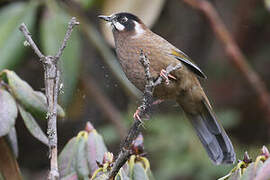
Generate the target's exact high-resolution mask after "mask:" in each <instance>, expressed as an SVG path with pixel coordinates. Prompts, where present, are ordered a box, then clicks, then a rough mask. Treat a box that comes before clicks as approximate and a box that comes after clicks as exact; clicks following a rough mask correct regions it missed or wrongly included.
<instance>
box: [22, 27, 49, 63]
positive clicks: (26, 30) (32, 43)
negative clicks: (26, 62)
mask: <svg viewBox="0 0 270 180" xmlns="http://www.w3.org/2000/svg"><path fill="white" fill-rule="evenodd" d="M19 29H20V31H21V32H22V33H23V35H24V37H25V39H26V41H27V42H28V43H29V44H30V46H31V48H32V49H33V50H34V51H35V53H36V54H37V55H38V57H39V59H43V58H44V55H43V54H42V53H41V52H40V50H39V49H38V47H37V45H36V44H35V42H34V41H33V39H32V38H31V34H30V32H29V31H28V29H27V27H26V25H25V24H24V23H22V24H21V25H20V27H19Z"/></svg>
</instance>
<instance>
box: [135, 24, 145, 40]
mask: <svg viewBox="0 0 270 180" xmlns="http://www.w3.org/2000/svg"><path fill="white" fill-rule="evenodd" d="M133 22H134V24H135V35H134V36H133V38H136V37H139V36H140V35H142V34H143V33H144V32H145V30H144V29H143V27H142V26H141V25H140V24H139V23H138V22H136V21H133Z"/></svg>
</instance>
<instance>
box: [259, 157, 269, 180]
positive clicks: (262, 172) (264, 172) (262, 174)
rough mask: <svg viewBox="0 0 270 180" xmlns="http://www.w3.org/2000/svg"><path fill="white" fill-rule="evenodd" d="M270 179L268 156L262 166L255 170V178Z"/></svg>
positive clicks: (260, 179)
mask: <svg viewBox="0 0 270 180" xmlns="http://www.w3.org/2000/svg"><path fill="white" fill-rule="evenodd" d="M269 179H270V158H269V157H268V159H267V160H266V161H265V162H264V163H263V165H262V167H261V168H260V169H259V170H258V171H257V176H256V180H269Z"/></svg>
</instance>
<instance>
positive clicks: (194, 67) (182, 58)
mask: <svg viewBox="0 0 270 180" xmlns="http://www.w3.org/2000/svg"><path fill="white" fill-rule="evenodd" d="M171 55H173V56H174V58H176V59H178V60H179V61H181V62H183V63H185V65H187V67H188V68H189V69H190V70H191V71H192V72H194V73H195V74H197V75H198V76H200V77H202V78H204V79H206V78H207V77H206V75H205V74H204V73H203V72H202V70H201V69H200V68H199V67H198V66H197V65H196V64H195V63H193V62H192V61H191V59H190V58H189V57H188V56H187V55H186V54H185V53H183V52H182V51H180V50H178V49H177V50H172V53H171Z"/></svg>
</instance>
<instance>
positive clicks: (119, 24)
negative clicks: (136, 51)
mask: <svg viewBox="0 0 270 180" xmlns="http://www.w3.org/2000/svg"><path fill="white" fill-rule="evenodd" d="M113 25H114V27H115V28H116V29H117V30H118V31H123V30H124V29H125V26H124V25H122V24H121V23H120V22H117V21H115V22H113Z"/></svg>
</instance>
